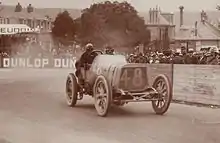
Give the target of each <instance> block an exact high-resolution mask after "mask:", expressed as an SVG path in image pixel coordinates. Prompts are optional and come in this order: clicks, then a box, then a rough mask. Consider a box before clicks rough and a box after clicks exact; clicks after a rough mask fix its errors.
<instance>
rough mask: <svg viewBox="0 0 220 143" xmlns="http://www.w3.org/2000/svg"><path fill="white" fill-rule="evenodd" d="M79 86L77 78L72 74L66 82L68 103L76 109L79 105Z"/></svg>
mask: <svg viewBox="0 0 220 143" xmlns="http://www.w3.org/2000/svg"><path fill="white" fill-rule="evenodd" d="M77 87H78V84H77V80H76V76H75V75H74V74H73V73H70V74H69V75H68V76H67V80H66V102H67V105H68V106H70V107H74V106H75V105H76V103H77V95H78V88H77Z"/></svg>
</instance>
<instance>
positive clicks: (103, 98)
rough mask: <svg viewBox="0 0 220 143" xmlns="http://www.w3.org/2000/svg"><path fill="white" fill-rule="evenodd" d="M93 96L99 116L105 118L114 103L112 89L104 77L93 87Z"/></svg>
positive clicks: (98, 78)
mask: <svg viewBox="0 0 220 143" xmlns="http://www.w3.org/2000/svg"><path fill="white" fill-rule="evenodd" d="M93 96H94V100H95V108H96V111H97V113H98V115H99V116H101V117H105V116H106V115H107V114H108V111H109V108H110V106H111V102H112V88H111V86H110V84H109V82H108V81H107V79H106V78H105V77H104V76H102V75H100V76H98V77H97V78H96V81H95V84H94V86H93Z"/></svg>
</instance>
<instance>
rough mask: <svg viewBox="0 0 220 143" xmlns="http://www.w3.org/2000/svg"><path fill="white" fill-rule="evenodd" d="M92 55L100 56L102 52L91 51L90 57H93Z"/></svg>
mask: <svg viewBox="0 0 220 143" xmlns="http://www.w3.org/2000/svg"><path fill="white" fill-rule="evenodd" d="M94 54H97V55H102V54H103V52H102V51H100V50H94V51H92V52H91V55H94Z"/></svg>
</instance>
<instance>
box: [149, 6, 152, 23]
mask: <svg viewBox="0 0 220 143" xmlns="http://www.w3.org/2000/svg"><path fill="white" fill-rule="evenodd" d="M149 16H150V22H149V23H152V10H151V8H150V10H149Z"/></svg>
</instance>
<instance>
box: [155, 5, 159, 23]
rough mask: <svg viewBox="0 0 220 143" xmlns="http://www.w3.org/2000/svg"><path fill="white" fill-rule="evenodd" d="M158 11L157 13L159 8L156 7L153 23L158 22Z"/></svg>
mask: <svg viewBox="0 0 220 143" xmlns="http://www.w3.org/2000/svg"><path fill="white" fill-rule="evenodd" d="M158 13H159V10H158V7H156V11H155V23H158Z"/></svg>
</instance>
